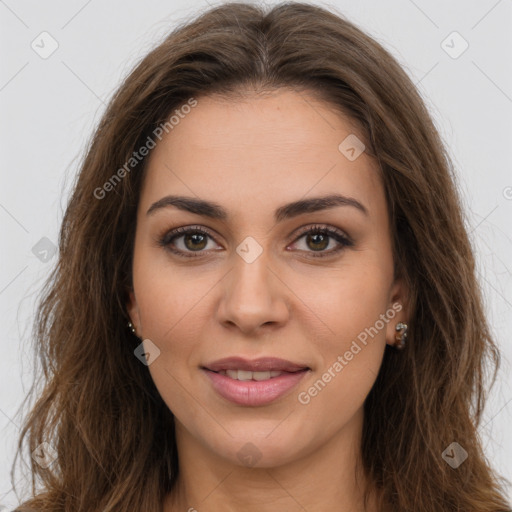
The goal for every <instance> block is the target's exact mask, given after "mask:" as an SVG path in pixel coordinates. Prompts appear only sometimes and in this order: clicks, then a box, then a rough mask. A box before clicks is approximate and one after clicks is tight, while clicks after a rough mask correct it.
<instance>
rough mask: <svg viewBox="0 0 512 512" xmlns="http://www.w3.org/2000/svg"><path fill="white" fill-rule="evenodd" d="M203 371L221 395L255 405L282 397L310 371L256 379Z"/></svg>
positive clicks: (240, 402)
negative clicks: (242, 378)
mask: <svg viewBox="0 0 512 512" xmlns="http://www.w3.org/2000/svg"><path fill="white" fill-rule="evenodd" d="M203 371H204V372H205V374H206V375H207V376H208V378H209V379H210V380H211V382H212V384H213V388H214V389H215V391H217V393H218V394H219V395H220V396H222V397H223V398H225V399H226V400H229V401H230V402H233V403H235V404H237V405H245V406H253V407H254V406H258V405H266V404H269V403H271V402H273V401H274V400H277V399H278V398H280V397H282V396H283V395H285V394H286V393H287V392H288V391H290V390H291V389H293V388H294V387H295V386H296V385H297V384H298V383H299V381H300V380H301V379H302V378H303V377H304V375H306V373H308V370H302V371H299V372H294V373H284V374H282V375H279V377H274V378H273V379H267V380H260V381H256V380H236V379H232V378H230V377H227V376H226V375H221V374H220V373H215V372H212V371H211V370H206V369H203Z"/></svg>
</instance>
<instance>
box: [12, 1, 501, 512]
mask: <svg viewBox="0 0 512 512" xmlns="http://www.w3.org/2000/svg"><path fill="white" fill-rule="evenodd" d="M37 327H38V330H37V335H38V342H39V345H38V347H39V349H40V355H41V360H42V368H43V370H44V375H45V378H46V380H47V382H46V387H45V388H44V391H43V393H42V394H41V396H40V397H39V400H38V402H37V404H36V405H35V407H34V408H33V410H32V412H31V414H30V416H29V417H28V418H27V420H26V423H25V425H24V428H23V430H22V434H21V438H20V443H19V448H20V450H21V447H22V446H23V442H24V440H25V439H28V444H29V448H30V451H31V453H32V458H31V469H32V475H33V477H34V478H35V477H38V478H40V479H41V480H42V482H43V483H44V490H42V491H40V492H38V493H36V492H34V496H33V497H32V498H31V499H29V500H27V501H26V502H25V503H24V504H23V505H22V506H20V507H19V509H18V510H20V511H28V510H52V511H57V510H59V511H70V512H71V511H73V512H77V511H98V510H101V511H104V512H106V511H135V510H136V511H139V510H140V511H163V512H175V511H178V510H188V511H194V510H197V511H199V512H200V511H202V510H205V511H206V510H207V511H217V510H244V511H252V510H258V511H266V510H276V509H279V510H286V511H295V510H310V511H317V510H318V511H335V510H336V511H338V510H353V511H363V510H365V511H369V512H370V511H371V512H376V511H379V512H380V511H387V510H390V511H391V510H392V511H395V512H397V511H415V512H423V511H424V512H427V511H428V512H440V511H461V510H464V511H469V510H471V511H505V510H510V505H509V504H507V503H506V500H505V497H504V491H503V488H502V487H501V486H500V483H499V479H498V477H497V476H496V475H495V474H494V473H493V471H492V469H491V468H490V467H489V465H488V462H487V461H486V459H485V457H484V454H483V451H482V447H481V445H480V442H479V438H478V436H477V430H476V428H477V426H478V423H479V420H480V418H481V414H482V409H483V405H484V399H485V396H486V394H485V379H484V375H485V371H486V369H487V364H488V363H492V364H494V365H495V368H496V367H497V364H498V362H499V353H498V350H497V348H496V345H495V344H494V342H493V340H492V338H491V336H490V333H489V328H488V325H487V323H486V319H485V317H484V312H483V307H482V300H481V292H480V289H479V286H478V283H477V281H476V279H475V268H474V257H473V254H472V250H471V246H470V243H469V240H468V235H467V233H466V231H465V228H464V224H463V217H462V211H461V206H460V203H459V199H458V196H457V191H456V186H455V179H454V175H453V171H452V166H451V163H450V159H449V156H448V155H447V153H446V151H445V150H444V149H443V145H442V143H441V140H440V138H439V135H438V134H437V132H436V130H435V128H434V126H433V123H432V121H431V119H430V117H429V114H428V112H427V110H426V108H425V106H424V104H423V102H422V100H421V98H420V96H419V95H418V93H417V91H416V90H415V87H414V86H413V84H412V83H411V81H410V79H409V78H408V77H407V75H406V74H405V73H404V71H403V70H402V69H401V68H400V67H399V65H398V64H397V63H396V61H395V60H394V59H393V58H392V57H391V56H390V55H389V53H387V52H386V51H385V50H384V49H383V48H382V47H381V46H380V45H379V44H378V43H376V42H375V41H374V40H372V39H371V38H370V37H368V36H367V35H365V34H364V33H362V32H361V31H360V30H359V29H358V28H356V27H355V26H354V25H353V24H351V23H349V22H348V21H346V20H344V19H343V18H342V17H340V16H338V15H336V14H333V13H330V12H328V11H326V10H324V9H322V8H320V7H315V6H311V5H306V4H300V3H287V4H282V5H279V6H276V7H274V8H272V9H271V10H269V11H268V12H266V11H265V10H264V9H260V8H258V7H255V6H252V5H246V4H242V3H235V4H229V5H225V6H221V7H216V8H212V9H211V10H209V11H208V12H206V13H204V14H203V15H201V16H199V17H198V18H197V19H196V20H194V21H192V22H190V23H188V24H186V25H184V26H182V27H180V28H179V29H178V30H176V31H174V32H173V33H172V34H170V35H169V37H168V38H167V39H166V40H165V41H164V42H163V43H162V44H161V45H160V46H158V47H157V48H156V49H155V50H153V51H152V52H151V53H150V54H149V55H148V56H147V57H146V58H145V59H144V60H143V61H142V62H141V63H140V64H139V65H138V66H137V67H136V69H135V70H134V71H133V72H132V73H131V74H130V76H129V77H128V78H127V79H126V80H125V82H124V83H123V84H122V86H121V88H120V89H119V91H118V92H117V93H116V95H115V96H114V98H113V99H112V101H111V103H110V105H109V107H108V109H107V111H106V113H105V115H104V116H103V119H102V121H101V122H100V125H99V127H98V129H97V131H96V133H95V136H94V139H93V141H92V143H91V145H90V148H89V150H88V153H87V156H86V158H85V161H84V162H83V165H82V168H81V171H80V174H79V177H78V180H77V183H76V186H75V189H74V192H73V195H72V198H71V200H70V203H69V205H68V208H67V211H66V214H65V217H64V220H63V225H62V231H61V237H60V259H59V263H58V266H57V268H56V270H55V273H54V275H53V276H52V279H51V281H50V282H49V287H48V289H47V294H46V296H45V298H44V300H43V301H42V303H41V307H40V310H39V315H38V318H37ZM494 376H495V374H494ZM471 404H474V407H472V405H471Z"/></svg>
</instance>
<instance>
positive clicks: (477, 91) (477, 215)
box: [0, 0, 512, 510]
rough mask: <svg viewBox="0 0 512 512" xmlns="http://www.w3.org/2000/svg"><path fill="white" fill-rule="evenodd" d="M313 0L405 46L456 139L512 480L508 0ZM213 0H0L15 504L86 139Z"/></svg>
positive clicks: (496, 436) (0, 421) (393, 48)
mask: <svg viewBox="0 0 512 512" xmlns="http://www.w3.org/2000/svg"><path fill="white" fill-rule="evenodd" d="M268 3H270V4H274V3H275V2H268ZM312 3H317V4H318V5H322V6H324V7H327V8H329V6H331V5H332V6H334V7H335V8H336V9H338V10H339V11H341V12H342V13H343V14H344V15H346V16H347V17H348V18H349V19H350V20H351V21H353V22H355V23H356V24H357V25H358V26H360V27H361V28H362V29H363V30H365V31H366V32H367V33H369V34H370V35H371V36H373V37H374V38H375V39H377V40H378V41H379V42H380V43H381V44H383V45H384V47H385V48H387V49H388V50H389V51H390V52H391V53H392V54H393V55H394V56H395V57H396V58H397V59H398V61H399V62H400V63H401V65H402V66H403V67H404V68H405V70H406V71H407V73H408V74H409V75H410V76H411V77H412V78H413V80H414V82H415V83H416V84H417V85H418V87H419V90H420V93H421V94H422V96H423V98H424V99H425V102H426V103H427V106H428V108H429V109H430V111H431V113H432V116H433V118H434V121H435V123H436V125H437V126H438V128H439V130H440V132H441V135H442V137H443V139H444V141H445V143H446V145H447V146H448V148H449V151H450V154H451V156H452V158H453V161H454V163H455V166H456V170H457V173H458V175H459V183H460V191H461V195H462V197H463V202H464V205H465V209H466V214H467V218H468V228H469V231H470V233H471V239H472V242H473V244H474V247H475V250H476V252H477V258H478V272H479V278H480V280H481V283H482V286H483V289H484V291H485V300H486V308H487V312H488V315H489V319H490V324H491V326H492V329H493V333H494V335H495V337H496V340H497V342H498V343H499V346H500V349H501V350H502V358H503V359H502V366H501V369H500V372H499V375H498V380H497V382H496V384H495V386H494V388H493V389H492V392H491V395H490V399H489V401H488V404H487V407H486V411H485V419H484V421H483V422H482V425H481V427H480V429H479V432H480V435H481V438H482V441H483V445H484V449H485V452H486V454H487V456H488V457H489V460H490V461H491V463H492V464H493V465H494V467H495V468H496V469H497V470H498V472H499V473H500V474H502V475H503V476H505V477H506V478H507V479H509V480H511V479H512V438H511V436H510V432H511V428H510V427H511V424H512V421H511V420H512V386H511V379H510V374H511V361H512V346H511V340H510V333H511V332H512V274H511V268H512V257H511V256H512V228H511V218H512V172H511V169H512V166H511V164H512V153H511V151H510V148H511V143H512V115H511V114H512V74H511V70H512V58H511V53H512V1H511V0H499V1H497V0H478V1H477V0H472V1H467V0H453V1H451V2H444V1H441V0H429V1H427V0H415V1H413V0H388V1H386V2H382V1H378V0H358V1H354V0H333V1H332V3H327V2H312ZM210 5H214V3H213V2H212V3H210V1H205V0H195V1H191V0H187V1H185V0H173V1H172V2H170V1H164V0H152V1H151V0H149V1H145V2H142V1H138V2H137V1H135V0H123V1H121V0H107V1H100V0H89V1H87V0H73V1H70V0H67V1H64V0H48V1H45V2H39V1H35V0H31V1H23V0H5V1H3V0H0V51H1V67H0V119H1V126H0V129H1V133H0V149H1V156H0V158H1V174H0V176H1V182H0V183H1V185H0V230H1V241H2V243H1V253H0V254H1V256H0V257H1V271H0V312H1V316H0V326H1V339H2V345H1V346H2V357H1V358H0V504H2V505H4V506H6V507H9V509H10V508H12V507H14V506H15V505H16V504H17V503H18V501H17V499H16V496H15V495H14V493H13V491H12V482H11V478H10V469H11V465H12V460H13V457H14V452H15V447H16V443H17V439H18V435H19V427H20V423H21V417H20V416H19V415H17V414H16V413H17V410H18V407H19V406H20V404H21V402H22V400H23V398H24V396H25V395H26V393H27V392H28V390H29V387H30V385H31V383H32V378H33V369H32V358H33V352H32V345H31V341H30V328H31V323H32V321H33V317H34V307H35V301H36V299H37V293H38V291H39V290H40V287H41V285H42V283H43V281H44V279H45V278H46V276H47V275H48V273H49V271H50V269H51V268H52V267H53V265H54V264H55V262H56V259H57V258H56V255H55V254H54V252H53V251H54V246H55V244H56V242H57V236H58V230H59V225H60V222H61V219H62V214H63V210H64V208H65V205H66V201H67V197H68V194H69V190H70V187H71V184H72V182H73V180H74V177H75V175H76V172H77V169H78V167H79V163H80V159H81V158H82V157H83V154H84V148H85V146H86V143H87V141H88V140H89V138H90V136H91V134H92V132H93V130H94V127H95V125H96V123H97V122H98V121H99V118H100V115H101V114H102V112H103V111H104V109H105V105H106V103H107V102H108V100H109V99H110V97H111V95H112V93H113V91H114V90H115V89H116V88H117V87H118V86H119V84H120V82H121V79H122V78H123V77H124V76H125V75H126V74H127V73H128V72H129V71H130V69H131V68H132V67H133V65H134V64H135V63H136V62H137V61H138V60H139V59H141V58H142V57H143V56H144V55H145V54H146V53H147V52H148V51H149V50H150V49H151V48H153V47H154V46H155V45H156V44H157V43H158V42H160V41H161V40H162V39H163V37H164V36H165V35H166V34H167V33H168V32H169V31H170V30H171V29H172V28H174V27H175V26H176V25H177V23H180V22H182V21H186V20H187V19H190V18H191V17H192V16H193V15H194V14H196V13H199V12H201V11H204V10H205V9H207V8H209V6H210ZM43 32H47V34H43V35H41V34H42V33H43ZM454 32H456V33H455V34H454ZM42 38H43V40H44V43H41V39H42ZM57 45H58V46H57ZM54 47H55V48H56V49H55V51H54V52H53V53H52V54H51V55H46V54H45V52H47V53H48V52H50V51H52V50H53V49H54ZM91 250H94V248H91ZM443 413H444V411H439V414H443ZM16 476H17V479H20V477H21V473H20V472H19V471H18V472H17V473H16ZM509 494H510V488H509ZM0 510H1V507H0Z"/></svg>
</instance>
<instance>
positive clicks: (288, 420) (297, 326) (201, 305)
mask: <svg viewBox="0 0 512 512" xmlns="http://www.w3.org/2000/svg"><path fill="white" fill-rule="evenodd" d="M306 100H307V101H306ZM347 137H350V138H349V139H347V141H345V139H346V138H347ZM354 137H358V138H359V139H362V136H361V135H359V136H358V135H357V129H356V127H355V126H354V125H353V124H352V123H350V122H349V120H348V119H346V118H344V117H342V116H341V115H340V114H339V113H337V112H334V111H333V109H332V108H331V107H330V106H329V105H328V104H326V103H323V102H320V101H319V100H315V99H314V98H313V97H312V96H307V95H305V94H298V93H296V92H294V91H289V90H284V89H281V90H279V91H277V92H275V93H274V94H272V95H266V96H264V97H257V96H251V97H248V99H247V100H244V101H241V100H237V101H236V102H228V101H227V100H220V99H218V98H217V99H216V98H214V97H201V98H198V103H197V106H196V107H195V108H193V109H191V111H190V113H188V114H187V115H186V116H184V117H183V118H182V119H181V120H180V122H179V124H177V125H175V126H174V128H173V129H172V130H171V131H169V133H168V134H167V135H166V136H165V137H164V138H163V139H162V140H161V142H159V143H158V144H157V146H156V148H155V149H153V150H152V153H151V155H150V160H149V162H148V167H147V175H146V177H145V181H144V185H143V189H142V190H141V196H140V202H139V206H138V214H137V227H136V237H135V248H134V262H133V292H132V293H131V294H130V301H129V304H128V311H129V314H130V317H131V319H132V322H133V324H134V326H135V328H136V331H137V334H138V335H139V336H140V337H141V338H142V339H144V340H145V341H144V345H143V346H144V349H145V352H146V353H147V354H149V361H148V362H149V366H148V368H149V371H150V373H151V376H152V378H153V380H154V382H155V385H156V387H157V388H158V390H159V392H160V394H161V396H162V398H163V400H164V401H165V403H166V404H167V405H168V407H169V408H170V410H171V411H172V412H173V414H174V416H175V419H176V432H177V433H176V435H177V439H178V443H179V444H178V446H179V445H180V443H183V444H188V445H189V446H195V447H196V449H197V450H200V451H202V452H203V453H208V454H210V455H211V456H212V457H218V458H219V460H221V459H222V460H224V461H229V462H232V463H236V464H244V463H245V462H247V461H252V462H251V464H252V465H255V466H258V467H272V466H276V465H278V464H283V463H287V462H292V461H294V460H299V458H301V457H304V456H307V455H310V454H312V453H314V452H315V451H316V450H318V449H320V448H321V447H322V446H325V445H328V444H329V443H330V442H333V441H334V440H335V439H336V438H337V437H338V436H340V435H341V434H342V433H343V432H344V431H346V430H347V429H349V428H350V425H354V424H356V425H358V426H359V427H360V425H361V418H362V407H363V403H364V400H365V398H366V396H367V394H368V393H369V391H370V389H371V387H372V385H373V383H374V381H375V379H376V376H377V373H378V371H379V367H380V364H381V361H382V357H383V352H384V349H385V346H386V343H392V342H393V341H394V338H395V334H396V331H395V326H396V324H397V322H399V321H405V320H406V318H405V317H404V310H402V311H400V309H401V308H402V305H404V290H403V286H402V284H401V283H400V282H399V281H394V277H393V256H392V246H391V237H390V226H389V220H388V215H387V208H386V200H385V195H384V189H383V186H382V184H381V181H380V178H379V175H378V171H377V167H376V164H375V162H374V161H373V160H372V159H370V157H369V156H368V155H367V154H366V153H364V152H363V153H362V154H360V155H359V156H357V155H358V153H359V150H358V147H357V144H356V145H354V141H356V143H357V139H355V138H354ZM343 141H345V142H344V143H343V144H341V143H342V142H343ZM340 144H341V146H340ZM351 147H352V148H353V149H352V150H351V149H350V148H351ZM177 196H179V197H180V198H181V199H179V200H178V199H177ZM335 196H337V197H335ZM326 197H330V198H331V199H330V201H323V202H322V201H321V200H319V199H320V198H326ZM205 202H207V203H205ZM210 203H211V204H210ZM287 205H288V206H287ZM176 230H178V231H176ZM393 305H394V306H393ZM404 306H405V305H404ZM226 358H227V359H226ZM232 358H237V359H232ZM223 360H224V361H223ZM141 364H142V363H141ZM251 371H252V372H253V373H251Z"/></svg>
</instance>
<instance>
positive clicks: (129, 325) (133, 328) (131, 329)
mask: <svg viewBox="0 0 512 512" xmlns="http://www.w3.org/2000/svg"><path fill="white" fill-rule="evenodd" d="M126 325H127V326H128V329H130V331H132V332H133V334H135V336H137V332H136V331H135V327H134V326H133V324H132V323H131V322H128V323H127V324H126ZM137 337H138V336H137Z"/></svg>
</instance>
